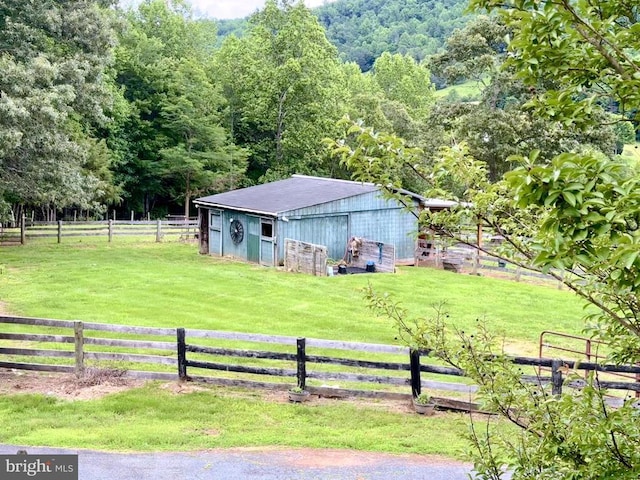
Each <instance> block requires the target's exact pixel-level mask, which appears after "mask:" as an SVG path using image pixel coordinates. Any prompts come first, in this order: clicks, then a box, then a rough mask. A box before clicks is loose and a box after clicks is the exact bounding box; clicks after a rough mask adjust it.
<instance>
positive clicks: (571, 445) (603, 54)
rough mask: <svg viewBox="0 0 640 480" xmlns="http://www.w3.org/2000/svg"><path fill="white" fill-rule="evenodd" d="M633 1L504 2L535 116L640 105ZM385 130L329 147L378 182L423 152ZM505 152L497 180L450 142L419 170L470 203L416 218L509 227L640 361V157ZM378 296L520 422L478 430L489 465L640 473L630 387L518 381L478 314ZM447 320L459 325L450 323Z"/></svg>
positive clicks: (551, 474)
mask: <svg viewBox="0 0 640 480" xmlns="http://www.w3.org/2000/svg"><path fill="white" fill-rule="evenodd" d="M475 5H476V6H484V7H488V8H496V9H497V8H500V7H502V6H504V5H505V2H502V1H499V0H495V1H494V0H486V1H485V0H481V1H477V2H475ZM634 8H635V7H633V8H630V7H629V5H628V4H626V3H624V2H617V1H614V2H596V3H593V2H591V3H588V4H587V3H581V2H564V1H561V2H556V3H536V2H524V1H519V0H517V1H511V2H507V8H506V10H504V11H501V12H502V13H503V15H504V17H505V22H506V24H507V26H508V27H510V28H511V30H512V32H513V34H512V35H513V37H512V41H511V42H510V45H509V50H510V59H509V60H508V63H507V65H508V66H509V67H510V68H513V69H514V70H515V71H520V72H522V74H521V76H522V78H523V81H524V82H526V83H528V84H530V85H531V86H532V87H533V88H534V89H535V88H537V87H538V85H540V84H544V85H546V86H547V88H545V89H544V90H543V91H540V92H536V93H537V95H536V98H535V99H534V100H533V101H531V102H530V105H531V107H532V109H533V110H534V111H535V112H536V116H537V117H540V116H542V117H543V118H546V119H551V120H552V121H554V122H558V123H560V124H563V125H566V126H569V127H571V128H573V129H576V130H578V131H586V130H588V129H590V128H593V127H594V126H597V124H598V122H600V121H602V119H603V118H606V117H604V116H603V115H602V110H603V109H602V107H601V105H610V103H611V101H614V102H616V103H617V104H619V105H620V108H621V111H622V112H623V113H626V114H629V115H633V114H634V113H631V112H635V111H637V110H636V109H637V107H638V106H639V100H640V97H639V93H638V88H637V87H638V82H639V80H637V78H638V77H640V75H638V72H640V63H639V62H638V60H637V56H636V55H635V52H637V51H640V45H639V44H638V43H639V42H640V38H639V37H638V36H637V35H634V33H633V32H635V29H636V25H637V14H636V12H635V10H634ZM358 133H359V130H357V128H356V127H352V129H351V130H350V134H351V135H358ZM370 138H378V139H379V140H378V142H379V144H380V147H381V148H375V149H374V150H373V151H375V152H376V154H375V155H371V154H365V153H364V152H371V151H372V148H371V146H370V145H369V143H368V142H369V140H368V139H370ZM363 142H364V143H363ZM388 142H389V140H388V139H385V138H384V137H382V136H380V135H378V136H377V137H376V136H372V135H370V134H367V135H365V137H364V138H363V139H362V140H361V143H359V144H357V145H356V146H355V147H354V148H348V147H346V146H345V145H343V144H342V143H340V142H339V143H338V145H337V146H336V147H335V152H336V153H337V154H340V155H344V160H345V161H346V162H348V163H349V165H350V166H352V167H353V168H354V169H355V172H356V176H357V178H360V179H368V180H374V181H375V179H376V177H377V176H379V175H380V170H381V169H383V170H384V171H385V172H393V171H398V165H401V164H404V163H408V164H410V165H415V163H416V162H415V160H416V157H415V155H407V154H406V153H405V152H403V151H402V150H398V149H390V148H388V149H385V148H382V147H383V146H384V145H387V144H388ZM365 147H366V150H365ZM510 161H512V162H514V163H516V164H519V165H521V166H520V167H518V168H516V169H514V170H513V171H511V172H508V173H507V174H506V175H505V179H504V180H503V181H500V182H497V183H491V182H489V180H488V178H487V176H486V166H485V165H484V164H483V163H482V162H478V160H477V159H475V158H474V157H473V156H472V155H470V154H469V150H467V149H465V148H464V145H459V146H457V147H454V148H448V149H445V150H444V152H443V154H442V155H441V156H440V157H439V158H438V160H437V162H436V163H435V165H433V166H432V167H431V168H429V169H428V170H426V171H422V170H420V171H421V173H422V174H423V175H424V176H425V179H426V180H428V181H429V182H430V184H431V187H432V189H433V190H432V192H436V191H437V192H439V193H446V192H449V195H450V198H453V199H455V198H457V199H459V200H470V201H471V203H466V202H465V203H460V204H459V206H458V208H455V209H453V210H452V211H450V212H446V213H439V214H425V215H424V216H423V217H422V224H423V225H424V226H425V227H430V228H432V229H434V230H436V231H438V232H440V233H441V234H443V235H447V236H450V237H452V238H457V237H458V235H457V229H458V225H459V224H460V221H461V219H464V218H466V219H472V220H474V221H477V220H478V219H482V221H483V222H486V223H488V224H489V225H492V226H494V227H495V228H496V229H498V231H499V232H500V233H501V234H502V235H503V236H504V237H505V240H506V246H505V248H504V249H503V250H502V252H501V253H500V255H502V256H503V257H504V258H507V259H509V260H511V261H513V262H515V263H516V264H518V265H521V266H523V267H528V268H533V269H539V270H542V271H545V272H548V273H549V274H552V275H555V276H556V277H557V278H558V279H560V280H562V281H563V282H564V283H565V285H567V286H568V287H569V288H570V289H572V290H573V291H574V292H576V294H578V295H580V296H582V297H583V298H584V299H585V301H587V302H588V303H589V304H590V305H592V306H595V307H596V308H597V310H596V313H595V314H592V315H590V316H589V317H587V321H588V328H589V330H588V331H591V332H592V335H593V336H594V337H595V338H598V339H602V340H605V341H606V342H608V343H609V348H610V355H609V358H608V361H613V362H625V363H626V362H628V363H635V362H638V360H639V359H640V320H639V319H640V306H639V304H638V301H637V299H638V293H639V290H638V289H639V288H640V276H639V272H640V233H639V232H640V229H639V228H638V225H639V223H638V222H639V221H640V218H639V217H638V212H639V211H640V203H639V202H640V196H638V193H637V192H638V191H639V187H640V185H638V182H639V180H638V178H640V177H639V176H638V171H637V167H635V166H634V165H629V164H628V163H626V162H625V161H624V160H621V159H620V158H616V157H615V156H614V155H613V153H612V152H597V151H594V150H593V149H590V148H588V147H587V148H575V149H573V150H567V151H564V152H561V153H559V154H556V155H554V156H553V157H552V158H545V157H542V156H541V155H539V152H538V151H537V150H533V151H531V152H530V153H528V154H527V155H519V156H516V157H513V158H511V160H510ZM394 165H395V167H394ZM418 167H420V165H418ZM385 175H386V174H385ZM382 179H383V182H381V183H382V184H383V185H387V184H388V183H390V184H393V182H392V181H393V178H391V179H389V178H387V177H386V176H382ZM390 180H391V181H390ZM426 193H427V195H428V194H429V193H430V192H426ZM389 195H397V193H393V191H390V192H389ZM554 269H558V270H554ZM561 272H566V273H565V274H564V275H563V274H562V273H561ZM370 300H371V303H372V305H373V306H374V308H376V309H377V310H378V311H379V312H382V313H385V314H387V315H389V316H391V318H393V319H394V320H395V321H396V325H397V326H398V328H399V331H400V332H402V333H403V334H404V338H405V339H406V340H407V341H408V342H409V343H411V344H412V345H414V346H419V347H422V348H428V349H431V350H432V351H433V352H434V354H436V355H438V356H439V357H440V358H442V359H443V360H445V361H447V362H449V363H452V364H454V365H458V366H459V367H461V368H462V369H463V370H464V371H465V372H466V373H467V374H468V375H470V376H471V377H472V378H473V379H474V380H475V381H476V382H477V383H478V384H479V386H480V398H481V399H482V401H483V405H484V408H487V409H490V410H493V411H495V412H496V413H499V414H501V415H502V416H504V417H505V418H506V419H507V420H509V421H510V422H511V423H512V424H513V425H515V426H516V428H517V431H511V432H509V434H508V436H503V435H500V434H499V433H497V432H495V431H494V430H492V429H490V428H489V429H487V430H486V434H484V433H483V434H481V433H480V432H479V430H477V429H474V430H473V431H472V433H471V437H470V438H471V439H472V443H473V444H474V445H475V447H476V449H477V456H476V469H477V471H478V473H479V476H480V477H481V478H487V479H498V478H503V477H504V470H503V468H502V465H504V464H506V465H508V467H509V469H510V470H511V473H512V478H514V479H556V478H571V479H600V478H616V479H632V478H637V477H638V475H639V474H640V422H638V415H639V414H638V409H637V408H635V407H634V406H633V405H634V401H635V400H634V399H630V398H629V399H627V400H626V401H625V403H624V405H623V406H622V407H621V408H618V409H612V408H610V407H609V406H607V404H606V402H605V401H604V393H605V392H604V391H603V390H602V389H600V388H599V387H598V376H597V374H592V375H591V376H590V377H589V378H588V379H587V381H586V383H585V386H584V388H582V389H578V390H569V389H565V390H564V391H563V393H562V394H561V395H555V394H553V393H552V392H551V391H550V390H549V389H548V387H544V386H541V385H537V384H535V383H534V384H531V383H526V382H523V381H522V377H521V372H519V371H518V368H517V367H515V366H513V365H512V364H511V363H510V362H509V361H508V358H507V357H506V356H505V355H504V352H503V351H502V350H501V349H500V346H499V345H498V343H499V342H496V338H495V337H493V336H492V335H491V333H490V332H487V331H486V329H484V328H483V327H482V326H480V327H479V329H478V332H475V334H473V333H469V332H467V333H464V332H455V327H452V326H451V325H447V324H446V322H445V321H444V318H445V317H446V315H443V313H444V312H443V311H442V310H436V313H435V314H434V315H432V316H431V318H428V319H426V320H425V319H417V318H413V317H411V316H410V315H409V314H408V312H405V311H403V310H402V309H401V308H400V306H398V305H396V304H394V303H393V302H392V301H390V300H389V299H388V298H386V297H380V296H379V295H376V294H375V293H371V292H370ZM451 330H453V334H452V335H450V334H448V333H447V332H450V331H451Z"/></svg>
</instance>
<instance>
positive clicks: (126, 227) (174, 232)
mask: <svg viewBox="0 0 640 480" xmlns="http://www.w3.org/2000/svg"><path fill="white" fill-rule="evenodd" d="M197 234H198V219H197V218H189V219H183V218H179V219H168V220H135V221H129V220H103V221H94V222H64V221H62V220H59V221H57V222H31V221H27V220H26V219H25V218H22V221H21V223H20V227H19V228H0V243H4V244H18V243H19V244H24V243H26V242H27V241H29V240H37V239H43V238H56V239H57V241H58V243H62V241H63V239H64V238H72V237H104V238H105V239H107V241H109V242H112V241H113V240H114V237H116V238H117V237H123V236H146V237H151V236H154V237H155V241H156V242H160V241H162V240H163V239H164V238H165V237H167V236H170V237H173V238H176V239H179V240H192V239H195V238H197Z"/></svg>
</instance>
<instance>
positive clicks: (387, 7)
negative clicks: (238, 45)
mask: <svg viewBox="0 0 640 480" xmlns="http://www.w3.org/2000/svg"><path fill="white" fill-rule="evenodd" d="M466 6H467V2H466V1H465V0H338V1H336V2H334V3H330V4H327V5H323V6H322V7H318V8H315V9H312V12H313V13H314V14H315V15H316V16H317V17H318V19H319V21H320V23H321V24H322V25H323V26H324V28H325V30H326V32H327V37H328V38H329V40H330V41H331V42H332V43H333V44H334V45H335V46H336V47H337V48H338V50H339V52H340V56H341V57H342V59H343V60H345V61H353V62H356V63H358V65H360V68H361V69H362V70H363V71H368V70H370V69H371V67H372V66H373V62H374V61H375V59H376V58H378V57H379V56H380V55H381V54H382V53H383V52H390V53H402V54H409V55H411V56H412V57H414V58H415V59H416V60H418V61H420V60H423V59H424V58H425V57H427V56H428V55H431V54H433V53H436V52H437V51H438V50H439V49H440V48H442V46H443V45H444V42H445V40H446V38H447V37H448V36H449V35H450V34H451V32H453V30H455V29H456V28H461V27H462V26H464V24H465V23H466V21H467V20H468V19H469V18H470V15H468V14H465V9H466ZM246 22H247V20H221V21H219V23H218V36H219V37H220V38H223V37H225V36H227V35H230V34H236V35H238V36H240V35H242V33H243V32H244V30H245V27H246Z"/></svg>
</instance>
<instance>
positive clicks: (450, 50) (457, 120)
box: [427, 15, 618, 181]
mask: <svg viewBox="0 0 640 480" xmlns="http://www.w3.org/2000/svg"><path fill="white" fill-rule="evenodd" d="M511 31H512V29H511V27H509V26H507V25H505V23H504V21H502V20H501V19H500V17H497V16H495V15H493V16H478V17H476V18H475V19H473V20H472V21H470V22H469V23H468V24H467V25H466V26H465V28H464V29H462V30H459V31H456V32H454V34H453V35H452V36H451V37H450V38H449V39H448V41H447V49H446V51H445V52H444V53H442V54H439V55H436V56H433V57H432V58H431V59H430V62H429V63H430V65H431V67H432V69H433V70H434V72H436V73H437V74H438V75H439V76H441V77H442V78H445V79H447V81H449V82H451V83H455V82H457V81H460V80H475V81H476V82H477V83H478V85H479V86H480V88H481V95H480V101H479V102H443V103H441V104H440V105H438V106H437V107H436V108H435V109H434V111H433V115H431V117H430V119H429V122H428V124H427V129H428V130H429V131H430V134H429V135H428V138H430V139H432V141H433V139H437V141H438V143H439V144H440V145H451V144H452V142H465V143H466V144H467V145H468V147H469V151H470V153H471V155H473V156H474V157H475V158H476V159H478V160H482V161H484V162H485V163H486V164H487V166H488V167H489V172H490V176H491V179H492V180H493V181H497V180H498V179H500V177H501V176H502V175H503V174H504V173H505V172H506V171H508V170H510V169H511V168H513V166H514V165H513V163H511V162H510V161H509V160H508V159H509V158H510V156H512V155H516V154H527V153H528V152H529V151H531V150H539V151H540V154H539V156H540V158H541V159H544V160H551V159H552V158H553V157H554V156H556V155H558V154H560V153H562V152H564V151H571V150H575V149H576V148H579V147H581V146H586V145H589V146H591V147H593V148H597V149H599V150H601V151H603V152H605V153H606V154H610V153H612V152H614V151H615V149H616V135H615V132H614V130H613V128H612V127H611V125H613V124H615V123H617V121H618V120H617V119H616V118H614V117H613V116H610V117H609V118H607V117H608V116H609V114H608V113H605V112H603V111H600V112H598V113H597V115H598V117H599V118H598V121H597V122H593V123H592V124H591V125H589V127H588V128H583V126H577V125H573V124H570V123H565V122H560V121H558V120H557V119H554V118H548V117H541V116H540V115H538V114H536V112H535V111H532V109H531V108H530V103H529V102H530V101H531V100H533V99H534V98H535V96H536V95H539V94H542V93H543V92H545V91H546V88H547V87H548V85H546V84H545V83H544V82H538V83H536V84H535V86H531V85H525V84H524V83H523V82H522V81H521V80H520V79H519V78H518V75H517V72H518V69H517V68H514V66H512V65H511V64H510V63H507V64H506V65H505V60H506V58H507V55H506V53H507V52H506V49H507V47H506V40H505V39H506V38H509V37H510V36H512V35H513V34H512V33H511ZM594 113H595V112H594ZM432 150H433V148H432Z"/></svg>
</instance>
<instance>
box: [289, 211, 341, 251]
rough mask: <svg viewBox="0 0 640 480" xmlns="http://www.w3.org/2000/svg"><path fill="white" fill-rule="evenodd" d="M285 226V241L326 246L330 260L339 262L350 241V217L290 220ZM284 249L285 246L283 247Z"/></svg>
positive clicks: (337, 216) (336, 216) (335, 216)
mask: <svg viewBox="0 0 640 480" xmlns="http://www.w3.org/2000/svg"><path fill="white" fill-rule="evenodd" d="M281 223H284V224H285V227H284V232H285V234H284V238H283V239H282V241H283V242H284V239H286V238H290V239H292V240H300V241H302V242H309V243H314V244H316V245H324V246H326V247H327V255H328V256H329V258H332V259H334V260H339V259H341V258H342V257H343V256H344V252H345V248H346V245H347V241H348V240H349V216H348V215H330V216H317V217H306V218H298V219H290V220H289V221H288V222H281ZM283 247H284V245H283Z"/></svg>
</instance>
